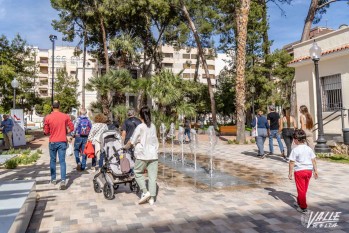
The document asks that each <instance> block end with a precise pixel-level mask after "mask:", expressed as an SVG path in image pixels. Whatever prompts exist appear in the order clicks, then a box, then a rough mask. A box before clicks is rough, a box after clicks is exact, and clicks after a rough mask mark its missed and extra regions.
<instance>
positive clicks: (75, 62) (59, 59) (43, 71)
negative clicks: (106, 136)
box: [34, 46, 97, 108]
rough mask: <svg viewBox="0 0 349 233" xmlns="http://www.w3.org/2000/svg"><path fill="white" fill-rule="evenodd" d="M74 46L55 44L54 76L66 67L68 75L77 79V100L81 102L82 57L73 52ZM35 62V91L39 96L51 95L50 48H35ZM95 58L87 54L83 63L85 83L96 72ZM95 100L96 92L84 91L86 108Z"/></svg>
mask: <svg viewBox="0 0 349 233" xmlns="http://www.w3.org/2000/svg"><path fill="white" fill-rule="evenodd" d="M74 52H75V47H68V46H56V47H55V51H54V69H55V70H54V78H56V77H57V73H58V71H59V70H60V69H63V68H64V67H65V68H66V71H67V73H68V75H69V76H70V77H71V78H73V79H76V80H78V82H79V86H78V90H77V92H78V94H79V95H78V100H79V102H80V104H81V103H82V77H83V75H82V73H83V72H82V71H83V69H82V67H83V57H82V53H81V55H80V56H76V55H75V54H74ZM35 54H36V57H35V62H36V64H37V66H38V71H37V76H38V78H37V79H36V80H35V90H34V91H35V93H37V94H38V95H39V96H40V97H51V96H52V49H39V48H35ZM96 64H97V62H96V59H94V58H93V57H91V56H90V55H89V54H87V57H86V64H85V67H86V68H85V83H87V82H88V79H89V78H91V77H93V76H94V75H96V74H97V65H96ZM96 100H97V93H96V92H88V91H85V107H86V108H88V107H89V105H90V103H91V102H93V101H96Z"/></svg>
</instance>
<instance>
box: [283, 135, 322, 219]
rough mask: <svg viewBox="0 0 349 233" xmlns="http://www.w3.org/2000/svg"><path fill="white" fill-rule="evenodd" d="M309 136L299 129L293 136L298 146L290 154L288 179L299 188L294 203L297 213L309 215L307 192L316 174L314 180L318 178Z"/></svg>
mask: <svg viewBox="0 0 349 233" xmlns="http://www.w3.org/2000/svg"><path fill="white" fill-rule="evenodd" d="M306 138H307V135H306V134H305V132H304V130H301V129H297V130H295V132H294V134H293V139H294V142H295V144H296V145H297V146H296V147H295V148H294V149H293V150H292V152H291V154H290V157H289V159H290V164H289V174H288V178H289V179H290V180H292V175H293V171H294V178H295V181H296V187H297V193H298V196H297V202H295V203H294V205H295V207H296V208H297V211H299V212H301V213H307V211H308V210H307V207H308V206H307V190H308V186H309V181H310V178H311V176H312V173H314V178H315V179H317V178H318V173H317V165H316V160H315V154H314V152H313V150H312V149H311V148H310V147H309V146H308V145H307V144H306Z"/></svg>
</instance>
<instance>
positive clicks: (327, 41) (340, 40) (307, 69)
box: [289, 27, 349, 135]
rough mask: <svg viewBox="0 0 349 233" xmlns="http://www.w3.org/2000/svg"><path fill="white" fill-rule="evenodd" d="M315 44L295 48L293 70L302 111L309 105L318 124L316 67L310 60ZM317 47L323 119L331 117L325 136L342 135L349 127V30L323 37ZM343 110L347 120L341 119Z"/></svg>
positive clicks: (291, 64)
mask: <svg viewBox="0 0 349 233" xmlns="http://www.w3.org/2000/svg"><path fill="white" fill-rule="evenodd" d="M312 43H313V40H308V41H305V42H302V43H299V44H295V45H294V46H293V49H294V60H293V61H292V62H291V63H290V64H289V66H290V67H294V68H295V80H296V92H297V106H298V108H299V106H301V105H306V106H307V107H308V109H309V111H310V113H311V114H312V116H314V118H315V122H318V117H317V114H316V113H317V106H316V101H317V99H316V83H315V72H314V63H313V61H312V60H311V59H310V56H309V49H310V47H311V46H312ZM316 43H317V44H318V46H319V47H321V49H322V56H321V59H320V61H319V76H320V85H321V98H322V115H323V118H326V117H328V118H327V119H325V120H324V133H325V134H329V135H340V134H342V128H343V127H344V128H348V127H349V122H348V114H349V112H348V110H347V109H349V28H348V27H346V28H342V29H339V30H336V31H334V32H331V33H328V34H325V35H322V36H319V37H317V38H316ZM341 109H344V110H343V112H344V114H346V116H345V117H344V118H343V117H341V116H339V115H340V114H341ZM331 114H332V115H331ZM330 115H331V116H330ZM332 119H333V120H332Z"/></svg>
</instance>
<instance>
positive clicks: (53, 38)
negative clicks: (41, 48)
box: [49, 35, 57, 42]
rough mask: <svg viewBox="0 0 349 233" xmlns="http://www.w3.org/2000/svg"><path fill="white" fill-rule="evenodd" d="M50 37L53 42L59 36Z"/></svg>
mask: <svg viewBox="0 0 349 233" xmlns="http://www.w3.org/2000/svg"><path fill="white" fill-rule="evenodd" d="M49 38H50V41H52V42H53V41H54V40H57V36H56V35H50V36H49Z"/></svg>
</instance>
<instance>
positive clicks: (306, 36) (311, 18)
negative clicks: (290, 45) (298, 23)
mask: <svg viewBox="0 0 349 233" xmlns="http://www.w3.org/2000/svg"><path fill="white" fill-rule="evenodd" d="M318 4H319V0H311V3H310V6H309V10H308V15H307V18H306V19H305V23H304V27H303V33H302V38H301V42H303V41H306V40H308V39H309V33H310V29H311V25H312V24H313V21H314V18H315V14H316V10H317V7H318Z"/></svg>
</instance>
